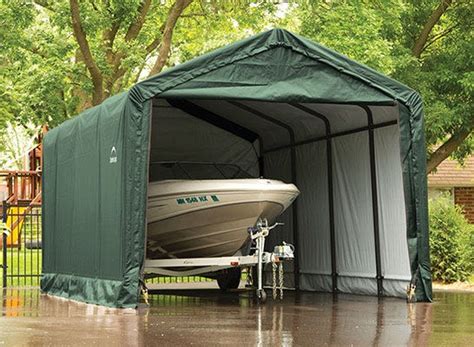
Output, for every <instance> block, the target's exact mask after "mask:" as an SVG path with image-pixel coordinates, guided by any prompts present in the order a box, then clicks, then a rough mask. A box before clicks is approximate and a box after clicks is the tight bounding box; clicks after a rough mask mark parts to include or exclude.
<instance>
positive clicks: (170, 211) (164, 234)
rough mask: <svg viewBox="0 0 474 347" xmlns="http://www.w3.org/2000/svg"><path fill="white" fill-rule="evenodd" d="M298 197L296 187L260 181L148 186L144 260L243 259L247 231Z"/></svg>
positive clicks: (164, 182)
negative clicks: (233, 257) (145, 257)
mask: <svg viewBox="0 0 474 347" xmlns="http://www.w3.org/2000/svg"><path fill="white" fill-rule="evenodd" d="M298 195H299V190H298V188H296V186H295V185H293V184H286V183H284V182H282V181H278V180H271V179H264V178H253V179H252V178H250V179H204V180H192V179H190V180H162V181H157V182H150V183H149V186H148V208H147V225H148V227H147V258H148V259H179V258H201V257H223V256H233V255H247V254H248V251H249V250H248V249H249V247H248V245H249V233H248V228H249V227H254V226H255V225H256V223H257V222H258V221H259V220H263V219H267V221H268V222H269V223H273V222H274V221H275V220H276V218H277V217H278V216H280V215H281V214H282V213H283V212H284V211H285V210H286V209H287V208H288V207H289V206H290V205H291V203H292V202H293V201H294V200H295V199H296V198H297V196H298Z"/></svg>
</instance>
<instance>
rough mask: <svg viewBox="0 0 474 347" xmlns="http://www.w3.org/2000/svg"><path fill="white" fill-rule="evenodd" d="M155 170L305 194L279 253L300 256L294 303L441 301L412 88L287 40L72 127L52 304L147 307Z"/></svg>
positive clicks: (279, 33)
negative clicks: (237, 176)
mask: <svg viewBox="0 0 474 347" xmlns="http://www.w3.org/2000/svg"><path fill="white" fill-rule="evenodd" d="M158 161H201V162H202V161H204V162H210V161H213V162H221V163H228V164H232V165H236V166H238V167H240V168H242V169H244V170H246V171H247V172H249V173H251V175H252V176H254V177H259V176H264V177H266V178H275V179H281V180H284V181H286V182H293V183H295V184H296V185H297V186H298V187H299V189H300V191H301V195H300V197H299V198H298V199H297V200H296V202H295V203H294V204H293V206H292V208H291V209H289V210H288V211H286V212H285V214H284V215H282V216H281V220H282V221H284V222H285V226H284V227H283V228H282V230H280V231H277V232H274V233H272V234H271V235H270V242H269V246H270V247H272V246H273V245H274V244H276V243H277V242H281V241H282V240H285V241H288V242H292V243H294V244H295V246H296V250H297V252H296V259H295V261H294V264H293V265H294V266H292V268H291V269H287V270H288V271H287V281H288V282H287V283H288V284H289V285H291V286H293V287H295V288H296V289H299V290H309V291H327V292H345V293H359V294H368V295H379V296H383V295H386V296H400V297H401V296H404V290H405V288H406V286H407V285H408V284H409V283H410V281H412V283H415V284H416V298H417V300H419V301H430V300H431V296H432V292H431V274H430V261H429V243H428V241H429V239H428V214H427V188H426V175H425V167H426V160H425V139H424V129H423V107H422V101H421V99H420V96H419V95H418V94H417V93H416V92H415V91H413V90H412V89H410V88H408V87H406V86H404V85H403V84H401V83H399V82H397V81H394V80H392V79H390V78H388V77H386V76H384V75H382V74H380V73H378V72H376V71H374V70H372V69H370V68H368V67H366V66H364V65H361V64H358V63H356V62H354V61H352V60H350V59H348V58H347V57H345V56H343V55H340V54H338V53H335V52H333V51H331V50H329V49H327V48H325V47H322V46H320V45H318V44H316V43H313V42H311V41H309V40H307V39H304V38H302V37H299V36H297V35H294V34H292V33H290V32H287V31H284V30H280V29H275V30H270V31H268V32H264V33H262V34H259V35H257V36H254V37H251V38H248V39H245V40H242V41H239V42H236V43H234V44H231V45H229V46H226V47H223V48H221V49H218V50H216V51H213V52H211V53H209V54H206V55H203V56H201V57H198V58H196V59H193V60H191V61H189V62H187V63H184V64H181V65H179V66H177V67H174V68H172V69H169V70H167V71H165V72H163V73H161V74H159V75H157V76H153V77H151V78H149V79H147V80H145V81H143V82H140V83H138V84H136V85H135V86H133V87H132V88H131V89H130V90H129V91H127V92H124V93H121V94H118V95H116V96H113V97H111V98H109V99H107V100H105V101H104V102H103V103H102V104H100V105H98V106H96V107H93V108H91V109H88V110H86V111H84V112H83V113H81V114H80V115H78V116H77V117H75V118H73V119H71V120H68V121H66V122H64V123H63V124H61V125H60V126H58V127H57V128H55V129H53V130H51V131H50V132H49V133H48V134H47V135H46V136H45V139H44V164H43V165H44V167H43V172H44V178H43V180H44V182H43V187H44V189H43V275H42V280H41V289H42V291H43V292H45V293H49V294H51V295H56V296H61V297H65V298H69V299H73V300H79V301H84V302H89V303H95V304H100V305H106V306H113V307H136V306H137V304H138V302H139V299H140V281H141V280H142V279H143V275H144V274H143V270H144V262H145V259H146V247H145V245H146V239H147V232H146V229H147V222H146V205H147V187H148V183H149V181H154V180H159V179H160V175H161V174H162V171H160V167H159V166H156V165H154V163H156V162H158ZM203 175H204V176H205V173H203ZM208 178H212V177H208ZM270 249H271V248H270Z"/></svg>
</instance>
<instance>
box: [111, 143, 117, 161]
mask: <svg viewBox="0 0 474 347" xmlns="http://www.w3.org/2000/svg"><path fill="white" fill-rule="evenodd" d="M116 162H117V150H116V149H115V146H113V147H112V150H111V151H110V163H111V164H114V163H116Z"/></svg>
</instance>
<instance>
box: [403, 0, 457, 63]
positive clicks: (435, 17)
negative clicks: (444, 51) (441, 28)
mask: <svg viewBox="0 0 474 347" xmlns="http://www.w3.org/2000/svg"><path fill="white" fill-rule="evenodd" d="M452 2H453V1H452V0H441V3H440V4H439V5H438V7H437V8H436V9H435V10H434V11H433V13H431V16H430V17H429V18H428V20H427V21H426V23H425V25H424V27H423V29H422V30H421V32H420V35H419V36H418V38H417V39H416V41H415V44H414V45H413V48H412V53H413V55H414V56H415V57H417V58H419V57H420V56H421V53H422V52H423V50H424V48H425V45H426V42H427V41H428V37H429V36H430V33H431V30H433V27H434V26H435V25H436V23H438V21H439V19H440V18H441V16H442V15H443V14H444V13H445V12H446V10H447V9H448V7H449V6H450V5H451V3H452Z"/></svg>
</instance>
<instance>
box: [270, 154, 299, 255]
mask: <svg viewBox="0 0 474 347" xmlns="http://www.w3.org/2000/svg"><path fill="white" fill-rule="evenodd" d="M264 173H265V178H270V179H277V180H281V181H283V182H287V183H290V182H292V180H291V155H290V150H289V149H285V150H281V151H277V152H271V153H268V154H266V155H265V161H264ZM292 210H293V209H292V208H291V207H289V208H288V209H287V210H286V211H285V212H284V213H283V214H282V215H281V216H280V217H278V220H277V221H278V222H281V223H285V225H282V226H278V227H277V228H275V229H273V230H272V231H271V232H270V235H269V236H268V237H267V239H266V247H265V248H266V249H267V250H273V247H274V246H276V245H277V244H281V242H282V241H285V242H289V243H293V230H292V225H293V223H292V214H293V213H292Z"/></svg>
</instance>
